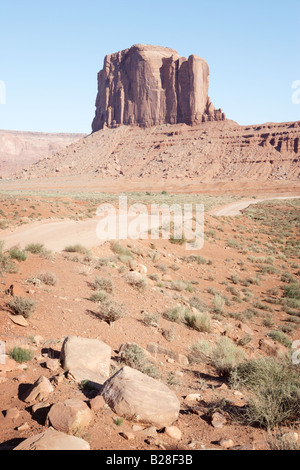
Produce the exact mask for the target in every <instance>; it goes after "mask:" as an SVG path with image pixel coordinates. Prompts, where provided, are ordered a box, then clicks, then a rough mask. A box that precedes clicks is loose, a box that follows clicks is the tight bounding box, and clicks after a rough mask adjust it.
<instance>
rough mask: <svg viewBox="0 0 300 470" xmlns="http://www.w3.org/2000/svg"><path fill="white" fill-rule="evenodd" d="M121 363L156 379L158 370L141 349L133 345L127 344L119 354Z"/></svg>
mask: <svg viewBox="0 0 300 470" xmlns="http://www.w3.org/2000/svg"><path fill="white" fill-rule="evenodd" d="M120 357H121V362H122V363H123V364H126V365H127V366H129V367H132V368H133V369H137V370H139V371H140V372H142V373H143V374H146V375H149V376H150V377H153V378H157V377H158V376H159V373H158V370H157V369H156V367H155V366H154V365H153V364H152V362H150V361H149V360H148V358H147V356H146V355H145V353H144V351H143V349H142V348H141V347H140V346H138V345H137V344H135V343H130V344H127V345H126V346H125V347H124V348H123V349H122V351H121V353H120Z"/></svg>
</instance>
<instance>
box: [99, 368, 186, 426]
mask: <svg viewBox="0 0 300 470" xmlns="http://www.w3.org/2000/svg"><path fill="white" fill-rule="evenodd" d="M102 396H103V398H104V400H105V401H106V403H107V404H108V405H109V406H110V408H111V409H112V410H113V411H114V412H115V413H116V414H117V415H119V416H124V417H126V418H127V419H133V420H135V421H137V422H138V421H140V422H143V423H149V424H152V425H155V426H161V427H163V426H170V425H171V424H172V423H173V422H174V421H176V419H177V418H178V415H179V410H180V403H179V400H178V399H177V397H176V395H175V394H174V392H173V391H172V390H170V389H169V388H168V387H167V386H166V385H165V384H163V383H162V382H160V381H158V380H156V379H153V378H152V377H149V376H148V375H145V374H143V373H142V372H139V371H138V370H135V369H132V368H131V367H127V366H125V367H123V368H122V369H120V370H118V371H117V372H116V374H114V375H113V376H112V377H111V378H110V379H109V380H107V381H106V382H105V384H104V388H103V391H102Z"/></svg>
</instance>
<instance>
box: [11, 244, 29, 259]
mask: <svg viewBox="0 0 300 470" xmlns="http://www.w3.org/2000/svg"><path fill="white" fill-rule="evenodd" d="M9 256H10V257H11V259H15V260H17V261H26V259H27V254H26V251H25V250H20V248H18V247H13V248H11V249H10V250H9Z"/></svg>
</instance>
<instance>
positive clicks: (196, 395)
mask: <svg viewBox="0 0 300 470" xmlns="http://www.w3.org/2000/svg"><path fill="white" fill-rule="evenodd" d="M200 400H201V395H200V393H190V394H189V395H187V396H186V397H185V399H184V401H186V402H189V403H190V402H192V403H193V402H197V401H200Z"/></svg>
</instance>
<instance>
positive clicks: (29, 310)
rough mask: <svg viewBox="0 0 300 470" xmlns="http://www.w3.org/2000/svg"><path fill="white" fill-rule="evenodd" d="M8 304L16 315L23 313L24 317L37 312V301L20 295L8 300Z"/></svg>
mask: <svg viewBox="0 0 300 470" xmlns="http://www.w3.org/2000/svg"><path fill="white" fill-rule="evenodd" d="M8 306H9V307H10V308H11V309H12V310H13V312H14V313H15V314H16V315H23V317H24V318H29V317H30V316H31V315H32V314H33V313H34V312H35V309H36V302H35V301H34V300H31V299H25V298H24V297H22V296H18V297H13V298H12V299H11V300H10V301H9V302H8Z"/></svg>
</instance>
